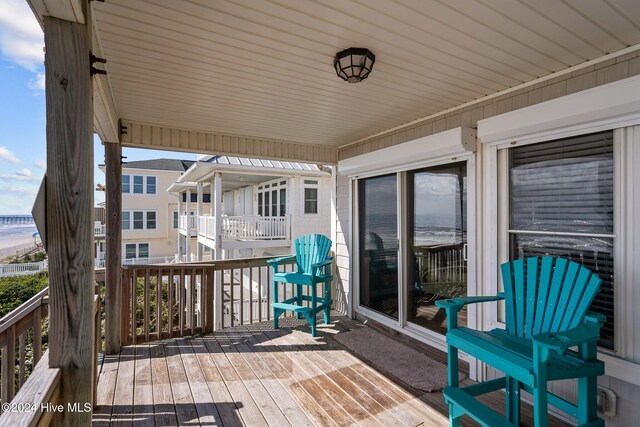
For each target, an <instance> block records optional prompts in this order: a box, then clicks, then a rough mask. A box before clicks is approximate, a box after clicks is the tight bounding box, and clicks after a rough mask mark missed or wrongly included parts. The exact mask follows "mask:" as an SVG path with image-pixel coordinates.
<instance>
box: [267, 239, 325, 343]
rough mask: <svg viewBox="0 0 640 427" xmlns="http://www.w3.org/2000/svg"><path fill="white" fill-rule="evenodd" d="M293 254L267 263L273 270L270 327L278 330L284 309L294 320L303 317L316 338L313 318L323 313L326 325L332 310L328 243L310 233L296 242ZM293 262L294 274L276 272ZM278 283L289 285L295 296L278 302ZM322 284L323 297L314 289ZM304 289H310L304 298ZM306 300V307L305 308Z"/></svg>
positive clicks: (314, 319)
mask: <svg viewBox="0 0 640 427" xmlns="http://www.w3.org/2000/svg"><path fill="white" fill-rule="evenodd" d="M294 243H295V248H296V254H295V255H290V256H285V257H280V258H273V259H270V260H268V261H267V263H269V264H270V265H271V267H272V268H273V303H272V304H271V306H272V307H273V327H274V328H276V329H278V318H279V317H280V316H281V315H282V314H283V313H285V312H286V311H287V310H289V311H293V312H295V313H296V317H297V318H300V317H301V316H304V318H305V319H307V322H309V325H311V336H313V337H315V336H316V315H317V314H318V313H319V312H320V311H324V323H325V324H327V323H329V321H330V319H329V315H330V311H331V304H332V302H333V301H332V300H331V281H332V280H333V276H331V269H330V268H331V263H332V262H333V257H331V256H329V249H330V248H331V240H329V239H328V238H327V237H325V236H323V235H321V234H310V235H307V236H302V237H300V238H298V239H296V240H295V242H294ZM294 259H295V261H296V264H295V271H294V272H284V271H279V266H280V265H281V264H283V263H285V262H287V263H288V262H291V261H293V260H294ZM278 283H292V284H294V285H296V286H295V295H294V296H293V297H292V298H289V299H286V300H284V301H282V302H279V301H278ZM319 284H323V285H324V290H323V297H318V296H317V286H318V285H319ZM303 286H307V287H309V288H310V290H311V294H310V295H303V292H302V289H303ZM304 301H309V302H310V305H309V307H306V306H305V305H304Z"/></svg>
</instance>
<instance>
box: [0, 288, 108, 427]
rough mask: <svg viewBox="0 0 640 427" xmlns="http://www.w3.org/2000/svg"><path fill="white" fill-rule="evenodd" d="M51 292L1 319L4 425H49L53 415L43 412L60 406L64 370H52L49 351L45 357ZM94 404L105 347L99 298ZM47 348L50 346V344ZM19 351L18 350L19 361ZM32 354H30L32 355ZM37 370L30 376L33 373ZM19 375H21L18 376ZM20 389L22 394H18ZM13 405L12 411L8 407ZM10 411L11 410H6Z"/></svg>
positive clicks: (95, 307) (95, 308)
mask: <svg viewBox="0 0 640 427" xmlns="http://www.w3.org/2000/svg"><path fill="white" fill-rule="evenodd" d="M48 296H49V288H45V289H43V290H42V291H40V292H39V293H38V294H36V295H34V296H33V297H31V298H30V299H29V300H27V301H26V302H25V303H23V304H22V305H20V306H19V307H18V308H16V309H15V310H13V311H11V312H10V313H9V314H7V315H6V316H4V317H3V318H2V319H0V347H1V348H2V375H1V379H0V387H1V389H0V395H1V399H2V403H3V405H2V406H1V410H2V415H1V416H0V425H3V426H4V425H7V426H14V425H15V426H23V425H24V426H28V425H47V424H49V422H50V421H51V417H52V416H53V412H48V411H46V410H42V406H41V405H46V404H47V403H55V404H57V403H58V395H59V392H60V389H59V385H60V381H61V372H60V369H57V368H50V367H49V357H48V355H49V354H48V353H49V352H48V350H47V351H46V352H45V353H44V354H43V353H42V347H43V338H44V337H45V336H46V334H47V332H48V324H47V323H46V322H44V321H45V320H46V318H47V317H48ZM93 322H94V334H95V335H94V336H95V340H94V345H93V353H94V357H93V361H92V365H93V376H94V378H95V382H96V386H95V387H94V395H93V402H92V403H93V404H94V405H95V402H96V394H95V390H96V389H97V382H98V352H99V351H100V347H101V343H102V335H101V328H100V326H101V312H100V304H99V299H98V295H95V296H94V300H93ZM44 341H45V343H44V344H45V345H46V341H47V340H44ZM16 348H17V349H18V353H17V357H16ZM28 350H30V351H28ZM30 368H33V370H32V371H31V372H30V374H29V369H30ZM16 374H17V375H16ZM16 389H18V393H17V394H15V392H16ZM7 403H11V405H9V406H8V407H6V406H5V405H4V404H7ZM5 408H6V409H9V410H5Z"/></svg>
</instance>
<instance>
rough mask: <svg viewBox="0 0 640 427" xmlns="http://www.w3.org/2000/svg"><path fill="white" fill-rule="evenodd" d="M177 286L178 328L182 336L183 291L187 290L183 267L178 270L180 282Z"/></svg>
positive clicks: (184, 320) (183, 321) (183, 319)
mask: <svg viewBox="0 0 640 427" xmlns="http://www.w3.org/2000/svg"><path fill="white" fill-rule="evenodd" d="M178 286H179V292H178V302H179V304H178V307H179V310H180V311H179V312H178V326H179V328H180V336H184V324H185V322H186V319H185V309H186V307H185V303H184V302H185V301H184V300H185V296H186V295H185V293H186V291H187V289H186V282H185V274H184V269H182V270H180V282H179V284H178Z"/></svg>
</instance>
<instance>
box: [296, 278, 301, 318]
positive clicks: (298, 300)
mask: <svg viewBox="0 0 640 427" xmlns="http://www.w3.org/2000/svg"><path fill="white" fill-rule="evenodd" d="M296 304H297V305H298V307H302V285H299V284H296ZM296 319H302V313H300V312H299V311H297V312H296Z"/></svg>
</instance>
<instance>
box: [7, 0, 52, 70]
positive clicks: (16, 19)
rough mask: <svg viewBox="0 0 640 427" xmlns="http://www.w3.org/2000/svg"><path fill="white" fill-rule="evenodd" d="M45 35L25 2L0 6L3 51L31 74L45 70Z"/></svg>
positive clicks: (19, 0)
mask: <svg viewBox="0 0 640 427" xmlns="http://www.w3.org/2000/svg"><path fill="white" fill-rule="evenodd" d="M43 47H44V35H43V34H42V29H41V28H40V25H39V24H38V21H37V20H36V18H35V16H34V15H33V12H32V11H31V9H30V8H29V5H28V4H27V2H26V1H25V0H2V1H1V2H0V51H2V54H3V55H4V56H5V57H7V58H8V59H9V60H11V61H13V62H15V63H16V64H19V65H21V66H23V67H25V68H26V69H28V70H31V71H34V72H35V71H37V70H38V69H41V68H42V65H43V62H44V51H43Z"/></svg>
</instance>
